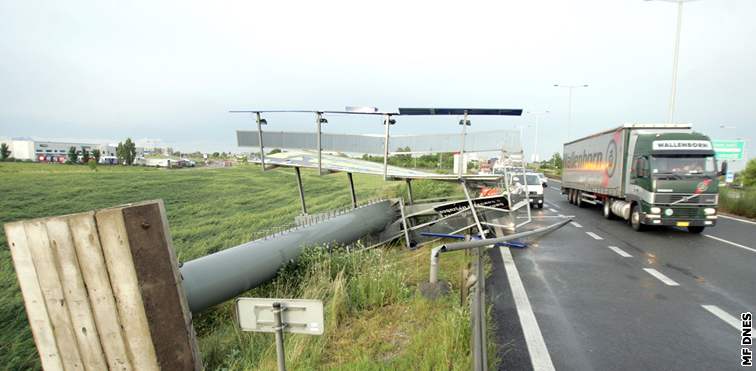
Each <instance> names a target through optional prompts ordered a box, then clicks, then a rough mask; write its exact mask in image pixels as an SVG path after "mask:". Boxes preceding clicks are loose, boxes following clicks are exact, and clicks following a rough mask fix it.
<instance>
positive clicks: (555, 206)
mask: <svg viewBox="0 0 756 371" xmlns="http://www.w3.org/2000/svg"><path fill="white" fill-rule="evenodd" d="M546 204H547V205H549V206H551V207H553V208H555V209H561V207H559V206H557V205H556V204H553V203H551V202H546Z"/></svg>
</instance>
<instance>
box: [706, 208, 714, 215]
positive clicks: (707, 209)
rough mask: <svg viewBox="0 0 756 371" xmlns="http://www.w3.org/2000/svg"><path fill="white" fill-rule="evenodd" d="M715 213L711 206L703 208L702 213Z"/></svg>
mask: <svg viewBox="0 0 756 371" xmlns="http://www.w3.org/2000/svg"><path fill="white" fill-rule="evenodd" d="M716 213H717V209H715V208H713V207H707V208H705V209H704V214H706V215H714V214H716Z"/></svg>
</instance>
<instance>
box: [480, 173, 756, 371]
mask: <svg viewBox="0 0 756 371" xmlns="http://www.w3.org/2000/svg"><path fill="white" fill-rule="evenodd" d="M551 186H555V187H558V184H551ZM546 202H547V205H546V208H544V209H543V210H539V211H536V212H535V213H534V215H536V216H538V215H552V216H553V215H558V214H562V215H574V216H575V222H576V224H575V225H568V226H565V227H564V228H562V229H561V230H560V231H558V232H555V233H553V234H552V235H549V236H547V237H545V238H544V239H542V240H541V241H540V242H539V243H537V244H535V245H532V246H530V247H529V248H527V249H522V250H517V249H512V251H511V254H512V256H513V258H514V263H515V265H516V267H517V269H518V271H519V276H520V278H521V280H522V283H523V286H524V288H525V290H526V292H527V297H528V299H529V301H530V304H531V306H532V310H533V312H534V314H535V318H536V319H537V322H538V326H539V330H540V332H541V333H542V334H543V338H544V341H545V344H546V346H547V348H548V353H549V354H550V358H551V361H552V362H553V366H554V367H555V368H556V369H568V370H572V369H574V370H591V369H594V370H607V369H610V370H611V369H669V370H677V369H680V370H682V369H686V370H698V369H700V370H706V369H736V368H738V365H739V360H740V358H739V351H740V347H739V345H738V341H739V332H738V331H737V330H736V329H735V328H733V327H732V325H731V324H730V323H728V322H727V321H728V320H730V322H731V318H728V315H729V316H732V317H739V315H740V313H741V312H744V311H751V312H753V311H754V309H755V308H756V295H755V293H756V253H754V252H752V251H750V250H747V249H743V248H740V247H737V246H733V245H731V244H728V243H725V242H722V241H719V240H716V239H713V238H709V237H706V236H703V235H691V234H688V233H687V232H684V231H681V230H669V229H659V230H652V231H648V232H642V233H638V232H635V231H633V230H632V229H631V228H630V227H629V226H627V225H626V224H624V223H623V222H621V221H617V220H605V219H604V218H603V217H602V215H601V213H600V210H598V208H585V209H580V208H577V207H576V206H574V205H570V204H569V203H568V202H566V200H565V199H563V198H562V197H561V196H560V195H559V193H558V192H556V191H554V190H553V189H549V190H548V191H547V192H546ZM554 220H555V219H553V218H546V219H543V220H539V221H536V222H535V223H539V224H548V223H550V222H553V221H554ZM719 222H720V223H721V227H722V228H721V229H720V228H719V227H720V226H717V227H714V228H711V229H710V230H707V231H706V232H704V233H705V234H708V235H711V236H717V237H718V238H722V239H726V240H728V241H732V242H735V243H738V244H741V245H743V246H746V247H753V245H754V244H756V243H755V242H754V241H756V238H754V237H752V236H753V235H754V233H756V225H753V224H749V223H742V222H739V221H735V220H727V219H721V220H720V221H719ZM736 223H738V224H736ZM749 243H750V245H749ZM490 257H491V258H492V262H493V268H494V269H493V272H492V277H491V279H490V280H489V281H488V288H487V289H488V295H489V297H490V299H489V300H491V302H492V303H493V305H494V308H493V317H494V320H495V322H496V326H497V327H498V331H497V332H496V337H497V342H498V343H499V344H503V345H502V346H501V349H500V350H499V354H500V355H501V358H502V360H503V362H502V369H529V368H530V367H531V359H530V352H529V351H528V344H527V342H526V341H525V340H524V337H523V330H522V328H521V325H520V323H519V321H518V314H517V311H516V305H515V304H514V300H513V298H512V291H511V289H510V287H509V282H508V280H507V277H506V275H505V274H504V269H503V264H502V255H501V252H500V251H499V250H498V249H493V250H491V254H490ZM704 306H706V307H704ZM707 308H708V309H707ZM720 316H722V318H720Z"/></svg>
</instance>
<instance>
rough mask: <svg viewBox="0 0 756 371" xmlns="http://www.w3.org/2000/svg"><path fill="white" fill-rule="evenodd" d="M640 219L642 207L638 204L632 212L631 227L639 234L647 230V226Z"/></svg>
mask: <svg viewBox="0 0 756 371" xmlns="http://www.w3.org/2000/svg"><path fill="white" fill-rule="evenodd" d="M640 218H641V211H640V205H637V204H636V205H634V206H633V211H631V212H630V226H631V227H633V229H635V230H636V231H637V232H641V231H643V230H644V229H646V228H645V227H646V226H645V225H643V224H641V221H640Z"/></svg>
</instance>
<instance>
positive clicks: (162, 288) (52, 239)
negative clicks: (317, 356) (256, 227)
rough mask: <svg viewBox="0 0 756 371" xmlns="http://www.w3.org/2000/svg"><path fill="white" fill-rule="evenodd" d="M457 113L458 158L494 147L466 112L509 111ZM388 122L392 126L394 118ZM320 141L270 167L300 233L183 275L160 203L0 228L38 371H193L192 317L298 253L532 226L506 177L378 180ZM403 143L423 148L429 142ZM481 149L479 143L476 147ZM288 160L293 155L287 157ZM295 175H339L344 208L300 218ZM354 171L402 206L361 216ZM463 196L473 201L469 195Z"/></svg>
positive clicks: (238, 250)
mask: <svg viewBox="0 0 756 371" xmlns="http://www.w3.org/2000/svg"><path fill="white" fill-rule="evenodd" d="M404 110H405V113H401V111H402V109H400V114H407V115H416V114H428V113H423V112H426V111H423V110H430V111H428V112H431V113H430V114H456V112H457V110H449V109H446V110H444V109H412V110H407V109H404ZM514 111H517V110H514ZM326 112H327V111H321V112H318V113H317V123H318V126H320V125H321V124H322V123H324V122H323V120H324V118H323V114H324V113H326ZM519 112H520V111H517V112H516V113H517V114H519ZM259 113H260V112H257V119H258V120H257V121H258V124H260V125H261V124H262V121H263V120H262V119H261V118H260V116H259ZM459 113H463V114H464V119H463V120H462V121H461V125H462V126H463V130H462V136H461V137H459V138H461V151H460V153H464V151H465V148H467V149H468V150H470V151H475V150H484V149H485V150H490V149H491V148H493V147H491V144H490V143H491V142H490V139H491V138H493V136H491V135H487V136H484V137H481V138H482V139H481V141H479V142H477V143H478V144H475V143H476V142H475V141H473V142H469V140H471V139H470V138H475V135H473V134H468V133H466V129H465V127H466V126H469V120H468V119H467V116H468V114H491V115H498V114H507V115H509V114H514V113H515V112H513V111H512V110H475V109H462V110H459ZM386 123H387V125H390V124H391V123H392V122H391V115H390V114H389V115H388V116H387V121H386ZM387 133H388V129H387ZM255 134H256V135H255V136H254V137H257V138H258V139H259V140H260V142H262V140H264V135H263V134H262V132H260V131H258V132H257V133H255ZM502 135H503V137H501V138H509V139H512V138H514V137H512V136H511V133H508V134H507V133H505V134H502ZM302 138H307V136H305V137H302ZM309 138H310V139H312V138H313V137H312V136H310V137H309ZM388 138H389V137H388V134H387V135H386V137H385V138H384V139H385V142H384V148H383V149H384V151H385V154H386V155H387V154H388V150H387V149H388ZM310 139H303V140H310ZM509 139H506V140H504V139H503V142H502V143H504V144H502V146H501V147H502V148H500V149H501V151H502V158H509V155H508V153H509V151H508V150H510V149H513V150H515V153H518V154H519V158H520V159H522V158H524V156H522V149H521V148H520V147H519V139H517V138H515V139H513V140H512V141H511V142H508V140H509ZM321 140H322V137H321V132H320V130H319V129H318V131H317V139H316V140H315V144H316V145H315V147H316V149H317V153H316V154H314V156H313V155H311V152H307V150H308V148H307V146H306V145H305V146H303V148H302V149H301V150H302V153H304V154H303V155H302V157H301V158H300V159H292V158H282V157H281V156H275V157H269V158H268V162H269V163H272V164H274V165H278V166H290V167H295V170H296V172H297V185H298V187H299V193H300V197H301V201H302V215H301V216H300V217H298V218H297V220H298V221H299V222H300V225H299V226H298V227H295V228H292V229H289V230H286V231H283V232H281V233H278V234H276V235H275V236H274V237H271V238H265V239H258V240H254V241H251V242H248V243H245V244H242V245H239V246H236V247H232V248H229V249H226V250H223V251H220V252H217V253H214V254H211V255H208V256H205V257H201V258H198V259H195V260H192V261H189V262H187V263H185V264H183V265H182V266H180V265H179V264H178V263H177V261H176V255H175V252H174V250H173V246H172V242H171V237H170V233H169V231H168V223H167V218H166V214H165V209H164V206H163V203H162V201H152V202H145V203H138V204H131V205H125V206H120V207H115V208H111V209H105V210H98V211H92V212H88V213H82V214H76V215H68V216H62V217H51V218H44V219H36V220H31V221H20V222H14V223H9V224H6V225H5V230H6V235H7V236H8V241H9V244H10V247H11V253H12V256H13V261H14V266H15V268H16V272H17V275H18V279H19V283H20V287H21V290H22V295H23V297H24V302H25V305H26V310H27V315H28V318H29V322H30V326H31V328H32V333H33V334H34V340H35V343H36V345H37V349H38V351H39V354H40V359H41V360H42V366H43V368H45V369H49V370H59V369H64V370H75V369H82V368H84V369H122V370H129V369H134V370H156V369H170V370H193V369H199V368H201V360H200V357H199V354H198V351H197V344H196V340H195V335H194V329H193V327H192V323H191V316H192V313H198V312H201V311H203V310H205V309H207V308H209V307H211V306H213V305H216V304H219V303H222V302H224V301H226V300H229V299H232V298H234V297H236V296H237V295H239V294H242V293H243V292H245V291H247V290H249V289H251V288H254V287H256V286H258V285H260V284H262V283H264V282H266V281H267V280H269V279H271V278H273V277H274V276H275V274H276V273H277V272H278V270H279V268H281V267H282V266H283V265H285V264H286V263H288V262H290V261H292V260H294V259H296V258H297V257H298V256H299V254H300V253H301V251H302V249H303V248H305V247H308V246H313V247H315V246H324V245H332V244H340V245H349V244H352V243H355V242H356V241H358V240H361V239H363V238H365V237H366V236H372V237H373V240H374V241H378V243H376V244H374V245H372V246H370V247H374V246H378V245H380V244H382V243H385V242H388V241H393V240H395V239H401V238H402V237H404V242H405V243H406V246H407V247H415V246H418V245H420V244H422V243H427V242H429V241H430V239H429V238H426V237H425V236H427V235H428V234H431V235H432V234H434V233H435V234H452V233H468V234H473V233H474V234H476V235H479V236H480V237H481V238H483V239H485V238H487V237H486V236H487V235H489V234H490V232H491V230H492V229H493V228H498V229H500V230H501V229H504V230H508V231H514V230H515V229H516V228H518V227H519V226H522V225H524V224H525V223H527V222H529V221H530V213H529V206H528V205H529V199H528V193H527V192H526V191H524V189H527V184H525V186H526V187H525V188H524V189H523V188H522V187H521V186H519V187H518V186H517V185H515V184H513V182H514V179H515V177H510V176H507V170H506V169H507V167H505V168H504V169H505V170H504V173H503V174H487V175H467V174H461V173H459V174H456V175H443V174H441V175H439V174H433V173H427V172H422V171H416V170H410V169H403V168H396V167H390V166H388V165H387V161H386V160H385V159H386V158H385V157H384V166H383V169H382V170H383V171H382V172H381V171H380V170H381V169H380V167H378V168H376V167H375V164H373V163H370V162H367V161H360V160H354V159H345V158H342V157H338V158H331V157H330V156H328V155H326V156H324V155H323V154H322V149H323V147H324V146H323V144H322V142H321ZM411 140H413V141H416V142H415V143H421V142H422V141H424V140H425V139H423V140H420V141H418V140H419V139H417V138H415V139H411ZM434 140H436V141H438V140H439V138H436V139H434ZM486 140H488V141H489V142H485V141H486ZM447 141H448V140H447ZM441 142H443V140H441ZM484 142H485V143H487V144H485V145H484V144H481V143H484ZM334 145H339V144H338V143H336V144H334ZM424 145H425V144H422V145H421V144H417V145H416V147H415V148H416V149H418V150H429V151H431V152H432V151H434V150H438V149H440V150H443V151H447V150H449V149H450V148H453V145H451V144H449V145H446V146H444V145H440V144H439V145H438V146H436V147H432V148H430V147H427V148H426V147H423V146H424ZM261 147H262V146H261ZM326 147H328V144H327V145H326ZM328 148H331V147H328ZM333 148H335V147H333ZM291 154H292V153H291V152H289V156H290V155H291ZM308 156H311V157H308ZM324 157H325V161H324ZM333 157H337V156H333ZM315 158H317V166H316V165H315V162H314V161H315V160H314V159H315ZM259 160H260V162H261V164H263V166H265V162H266V159H265V157H264V154H262V153H261V157H260V159H259ZM378 166H380V165H378ZM300 167H317V168H318V169H320V170H322V169H323V168H324V167H325V168H326V169H327V170H329V171H342V172H347V174H348V176H349V184H350V190H351V198H352V205H351V206H352V209H351V210H348V211H344V212H341V213H329V214H325V215H309V214H307V208H306V204H305V202H304V201H305V200H304V191H303V187H302V182H301V176H300V172H299V168H300ZM460 168H461V167H460ZM520 169H521V171H522V172H524V171H525V166H524V163H521V164H520ZM353 172H358V173H367V174H376V175H379V174H381V173H382V174H383V175H384V176H385V177H387V178H390V179H401V180H404V181H406V182H407V185H408V190H409V192H410V194H409V195H408V196H409V197H408V202H407V204H405V203H404V202H403V200H402V199H398V200H384V201H380V202H374V203H371V204H368V205H364V206H358V203H357V198H356V192H355V191H354V182H353V181H352V179H351V174H352V173H353ZM321 174H322V172H321ZM413 179H429V180H439V181H454V182H458V183H459V184H460V186H461V187H462V189H463V190H464V194H465V197H464V199H461V200H452V199H445V200H439V199H436V200H415V199H414V198H413V197H412V194H411V192H412V191H411V189H412V187H411V183H410V182H411V181H412V180H413ZM490 187H497V188H498V189H499V190H500V192H499V193H500V194H495V195H490V194H489V193H488V190H490V189H489V188H490ZM487 189H488V190H487ZM470 190H475V191H477V192H478V193H477V194H476V195H475V196H471V193H470ZM523 207H527V211H528V214H527V215H528V217H527V221H525V222H523V223H519V224H517V223H516V219H517V217H516V216H515V213H517V212H518V210H521V209H522V208H523Z"/></svg>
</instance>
